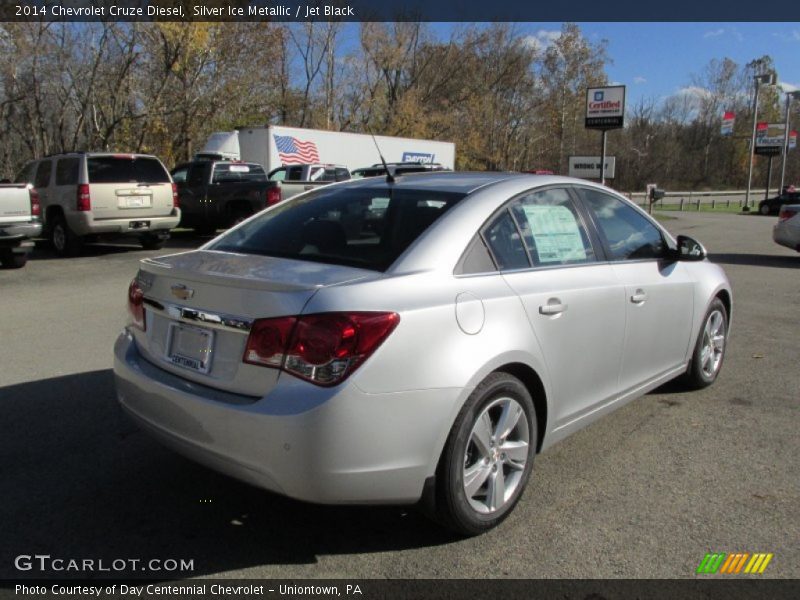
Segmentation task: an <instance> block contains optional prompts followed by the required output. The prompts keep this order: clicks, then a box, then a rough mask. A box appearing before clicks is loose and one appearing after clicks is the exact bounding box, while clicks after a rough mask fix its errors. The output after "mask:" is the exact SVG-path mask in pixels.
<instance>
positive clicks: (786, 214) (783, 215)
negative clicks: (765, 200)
mask: <svg viewBox="0 0 800 600" xmlns="http://www.w3.org/2000/svg"><path fill="white" fill-rule="evenodd" d="M796 214H797V211H796V210H794V209H791V208H787V207H786V206H782V207H781V212H779V213H778V223H780V222H781V221H785V220H786V219H791V218H792V217H793V216H795V215H796Z"/></svg>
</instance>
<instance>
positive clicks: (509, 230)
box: [483, 209, 531, 270]
mask: <svg viewBox="0 0 800 600" xmlns="http://www.w3.org/2000/svg"><path fill="white" fill-rule="evenodd" d="M483 238H484V239H485V240H486V244H487V245H488V246H489V248H490V249H491V251H492V256H494V261H495V262H496V263H497V266H498V268H500V269H501V270H509V269H527V268H528V267H530V266H531V264H530V261H529V260H528V253H527V252H525V246H524V245H523V244H522V237H521V236H520V233H519V229H518V228H517V225H516V224H515V223H514V219H513V218H512V217H511V213H509V212H508V209H503V211H502V212H500V213H499V214H498V215H497V216H496V217H495V218H494V220H493V221H492V222H491V223H489V225H488V227H486V229H484V231H483Z"/></svg>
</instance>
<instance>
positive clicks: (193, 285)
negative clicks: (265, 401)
mask: <svg viewBox="0 0 800 600" xmlns="http://www.w3.org/2000/svg"><path fill="white" fill-rule="evenodd" d="M377 276H380V274H379V273H375V272H374V271H366V270H363V269H357V268H353V267H343V266H338V265H326V264H319V263H312V262H304V261H298V260H289V259H282V258H274V257H267V256H256V255H242V254H232V253H228V252H218V251H210V250H197V251H193V252H187V253H182V254H175V255H170V256H164V257H160V258H157V259H146V260H143V261H142V264H141V269H140V271H139V274H138V275H137V279H138V280H139V285H140V286H141V288H142V290H143V292H144V297H145V304H144V307H145V314H146V317H145V319H146V323H147V327H146V331H141V330H138V329H136V328H134V336H135V338H136V341H137V345H138V347H139V350H140V351H141V352H142V354H144V356H145V357H146V358H147V359H148V360H150V361H151V362H153V363H154V364H156V365H158V366H160V367H161V368H163V369H165V370H167V371H169V372H171V373H174V374H175V375H178V376H180V377H182V378H184V379H188V380H191V381H195V382H197V383H201V384H203V385H208V386H210V387H214V388H217V389H222V390H225V391H229V392H233V393H237V394H243V395H247V396H253V397H261V396H263V395H264V394H266V393H267V392H269V390H270V389H271V388H272V387H273V386H274V385H275V383H276V382H277V379H278V374H279V371H278V370H277V369H271V368H266V367H262V366H256V365H250V364H245V363H244V362H242V357H243V355H244V351H245V345H246V343H247V338H248V335H249V329H250V325H251V324H252V322H253V321H254V320H256V319H263V318H270V317H280V316H291V315H299V314H301V313H302V312H303V309H304V307H305V306H306V304H307V303H308V301H309V300H310V299H311V297H312V296H313V295H314V294H315V293H316V292H317V290H319V289H321V288H323V287H327V286H332V285H338V284H342V283H348V282H353V281H359V280H364V279H367V278H374V277H377Z"/></svg>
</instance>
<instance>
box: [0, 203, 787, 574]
mask: <svg viewBox="0 0 800 600" xmlns="http://www.w3.org/2000/svg"><path fill="white" fill-rule="evenodd" d="M672 215H673V216H674V217H675V218H674V219H673V220H669V221H666V222H665V224H666V225H667V227H668V228H669V229H670V230H672V231H674V232H676V233H677V232H681V233H687V234H689V235H691V236H693V237H696V238H697V239H699V240H701V241H702V242H703V243H704V244H705V245H706V247H707V249H708V251H709V253H710V254H711V255H712V259H714V260H716V261H718V262H720V263H722V264H723V266H724V267H725V269H726V271H727V273H728V275H729V277H730V279H731V281H732V284H733V289H734V310H733V329H732V336H731V339H730V342H729V347H728V352H727V357H726V362H725V364H724V366H723V369H722V373H721V375H720V378H719V380H718V381H717V383H716V384H715V385H714V386H712V387H711V388H709V389H706V390H704V391H701V392H691V393H688V392H684V391H682V390H681V389H680V388H678V387H676V386H674V385H668V386H666V387H664V388H661V389H659V390H656V391H655V392H653V393H651V394H648V395H647V396H645V397H644V398H641V399H639V400H637V401H635V402H633V403H631V404H629V405H628V406H626V407H624V408H622V409H621V410H619V411H617V412H615V413H613V414H612V415H610V416H607V417H605V418H604V419H602V420H601V421H599V422H598V423H596V424H594V425H592V426H590V427H589V428H587V429H585V430H583V431H581V432H580V433H578V434H576V435H574V436H573V437H571V438H569V439H567V440H566V441H564V442H562V443H560V444H558V445H556V446H555V447H553V448H552V449H550V450H549V451H548V452H547V453H545V454H543V455H541V456H539V457H538V458H537V462H536V465H535V467H534V475H533V479H532V481H531V485H529V487H528V490H527V492H526V493H525V495H524V497H523V499H522V501H521V503H520V504H519V506H518V507H517V509H516V510H515V511H514V512H513V513H512V515H511V516H510V518H509V519H508V520H507V521H506V522H505V523H504V524H503V525H502V526H500V527H499V528H498V529H496V530H494V531H492V532H490V533H488V534H486V535H484V536H481V537H478V538H473V539H466V540H464V539H458V538H454V537H453V536H451V535H449V534H447V533H445V532H443V531H442V530H440V529H438V528H437V527H436V526H434V525H432V524H431V523H430V522H428V521H427V520H426V519H425V518H424V517H422V516H421V515H419V514H417V513H416V512H415V511H413V510H408V509H404V508H395V507H380V508H375V507H360V508H350V507H348V508H343V507H321V506H312V505H307V504H302V503H299V502H294V501H291V500H287V499H284V498H280V497H276V496H273V495H270V494H268V493H266V492H262V491H260V490H258V489H255V488H252V487H250V486H248V485H245V484H242V483H238V482H236V481H234V480H231V479H228V478H226V477H224V476H221V475H218V474H216V473H214V472H212V471H209V470H206V469H205V468H203V467H200V466H197V465H195V464H193V463H191V462H189V461H187V460H185V459H183V458H181V457H179V456H176V455H175V454H173V453H172V452H170V451H168V450H166V449H164V448H162V447H161V446H159V445H158V444H157V443H156V442H154V441H153V440H151V439H150V438H149V437H147V436H146V435H144V434H143V433H140V432H139V431H138V430H137V429H136V428H135V426H133V425H132V424H130V423H129V422H127V421H126V420H125V418H124V417H123V416H122V415H121V413H120V411H119V410H118V408H117V406H116V402H115V399H114V387H113V377H112V372H111V364H112V354H111V348H112V344H113V341H114V339H115V337H116V336H117V334H118V333H119V331H120V329H121V327H122V324H123V322H124V318H125V295H126V290H127V285H128V283H129V281H130V279H131V277H132V276H133V275H134V274H135V272H136V269H137V261H138V260H139V259H141V258H143V257H146V256H154V255H158V254H162V253H164V251H160V252H145V251H142V250H141V249H139V248H138V247H137V248H133V247H131V248H124V247H121V246H94V247H91V248H90V250H89V252H88V254H87V255H86V256H83V257H80V258H75V259H67V260H61V259H57V258H55V257H54V256H53V255H52V254H51V253H50V252H49V251H48V250H47V249H46V248H39V249H37V251H36V253H35V254H34V256H33V258H32V260H31V261H30V262H29V263H28V266H27V267H25V268H24V269H22V270H17V271H7V270H4V271H0V408H2V411H3V415H2V418H0V464H1V465H2V468H1V470H0V472H2V477H0V498H2V500H1V501H0V524H1V525H0V529H2V535H0V578H18V577H24V576H37V577H41V576H42V574H41V573H35V572H29V573H28V572H20V571H17V570H15V569H14V557H16V556H18V555H20V554H31V555H32V554H49V555H51V556H53V557H63V558H66V559H69V558H103V559H106V560H109V561H110V560H113V559H116V558H131V557H136V558H143V559H149V558H175V559H193V561H194V571H193V572H190V573H188V572H187V573H179V574H175V575H180V576H191V575H194V576H212V575H216V576H220V577H280V578H298V577H342V578H381V577H392V578H399V577H409V578H415V577H436V578H438V577H467V578H504V577H525V578H527V577H533V578H538V577H548V578H607V577H625V578H639V577H641V578H661V577H665V578H673V577H674V578H685V577H693V576H694V572H695V569H696V568H697V565H698V564H699V562H700V561H701V559H702V558H703V556H704V554H705V553H706V552H751V553H753V552H771V553H774V558H773V559H772V562H771V563H770V564H769V567H768V568H767V570H766V572H765V573H764V575H763V577H785V578H797V577H800V545H798V540H800V461H798V456H800V435H798V423H799V422H800V370H798V368H797V365H798V364H799V363H800V343H799V342H800V319H799V318H798V308H800V254H797V253H794V252H791V251H790V250H788V249H785V248H782V247H779V246H777V245H776V244H774V243H773V242H772V239H771V228H772V225H773V224H774V222H775V218H774V217H772V218H764V217H758V216H740V215H733V214H711V213H680V214H679V213H672ZM201 242H202V239H201V238H197V237H193V236H190V235H187V234H184V235H177V236H176V237H175V238H174V239H173V240H171V242H170V246H171V248H173V249H175V250H180V249H184V248H192V247H194V246H196V245H198V244H199V243H201ZM657 343H658V340H653V344H657ZM122 574H128V573H122ZM51 575H52V576H55V575H59V576H61V577H63V576H65V575H70V574H68V573H61V574H51ZM115 575H120V573H116V574H115ZM135 575H139V574H138V573H136V574H135ZM145 575H147V576H153V573H147V574H145ZM160 576H165V575H164V574H160Z"/></svg>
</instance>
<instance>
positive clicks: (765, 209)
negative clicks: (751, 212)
mask: <svg viewBox="0 0 800 600" xmlns="http://www.w3.org/2000/svg"><path fill="white" fill-rule="evenodd" d="M758 212H760V213H761V214H762V215H764V216H765V217H766V216H767V215H769V214H770V213H772V210H771V209H770V207H769V204H767V203H766V202H762V203H761V204H759V205H758Z"/></svg>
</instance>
